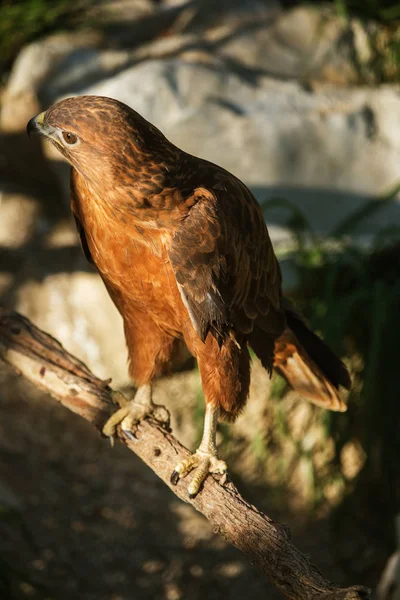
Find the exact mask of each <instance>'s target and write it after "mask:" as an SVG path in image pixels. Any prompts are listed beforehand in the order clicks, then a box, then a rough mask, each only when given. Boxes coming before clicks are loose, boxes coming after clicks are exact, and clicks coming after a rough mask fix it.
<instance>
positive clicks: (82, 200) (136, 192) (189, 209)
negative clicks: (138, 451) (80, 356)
mask: <svg viewBox="0 0 400 600" xmlns="http://www.w3.org/2000/svg"><path fill="white" fill-rule="evenodd" d="M27 130H28V133H31V132H33V131H35V132H39V133H41V134H42V135H43V136H45V137H46V138H48V139H49V140H51V142H52V143H53V144H54V145H55V147H56V148H57V149H58V150H59V151H60V152H61V154H63V155H64V157H65V158H66V159H67V160H68V161H69V163H70V164H71V166H72V170H71V208H72V212H73V215H74V217H75V220H76V225H77V229H78V232H79V235H80V239H81V243H82V247H83V250H84V253H85V255H86V257H87V259H88V260H89V261H90V262H91V263H93V264H94V265H95V266H96V268H97V270H98V272H99V274H100V276H101V278H102V279H103V281H104V284H105V286H106V288H107V290H108V292H109V294H110V296H111V298H112V300H113V302H114V304H115V305H116V307H117V309H118V310H119V312H120V314H121V316H122V319H123V323H124V330H125V337H126V343H127V347H128V355H129V365H130V375H131V377H132V379H133V381H134V383H135V385H136V387H137V392H136V395H135V397H134V398H133V399H132V400H131V401H130V402H129V403H127V404H125V405H122V403H121V408H119V409H118V410H117V411H116V413H115V414H114V415H112V416H111V418H110V419H109V421H108V422H107V423H106V424H105V426H104V433H105V434H106V435H109V436H111V435H113V433H115V428H116V427H117V426H118V425H120V426H121V427H122V429H123V430H125V431H127V432H128V433H129V432H130V431H131V430H132V428H133V427H134V425H135V423H137V422H138V421H139V420H140V419H142V418H144V417H145V416H146V415H148V414H150V413H152V412H153V413H155V415H156V416H157V415H158V416H159V417H160V418H162V414H161V412H160V410H157V407H156V405H154V404H153V402H152V394H151V385H152V381H153V380H154V378H155V377H157V376H158V375H160V374H161V373H162V372H163V371H164V370H165V368H166V367H168V364H169V363H170V362H171V359H172V355H173V352H174V349H175V348H176V345H177V344H178V343H179V341H180V340H184V342H185V343H186V345H187V347H188V349H189V351H190V352H191V354H192V355H193V356H195V358H196V359H197V361H198V366H199V371H200V376H201V381H202V387H203V392H204V398H205V403H206V412H205V420H204V431H203V438H202V441H201V444H200V446H199V448H198V449H197V451H196V452H195V453H194V454H193V455H191V456H190V457H189V458H188V459H186V460H184V461H182V462H180V463H179V464H178V465H176V466H175V468H174V469H173V472H172V475H171V482H172V483H173V484H177V482H178V480H179V479H180V478H183V477H185V476H186V475H187V474H188V473H189V472H190V471H192V470H194V474H193V477H192V480H191V482H190V484H189V485H188V493H189V496H190V497H193V496H195V495H196V494H197V493H198V492H199V490H200V488H201V485H202V482H203V481H204V479H205V478H206V477H207V474H208V473H209V472H212V473H225V472H226V468H227V467H226V464H225V463H224V462H223V461H222V460H219V458H218V454H217V447H216V430H217V422H218V420H223V419H225V420H228V421H233V420H234V419H235V417H236V416H237V415H238V414H239V413H240V412H241V411H242V409H243V407H244V405H245V403H246V399H247V396H248V392H249V383H250V356H249V347H250V348H252V349H253V350H254V352H255V353H256V355H257V356H258V357H259V358H260V359H261V362H262V364H263V366H264V367H265V368H266V369H267V370H268V371H269V372H271V371H272V369H273V368H274V369H276V370H277V371H278V372H280V373H281V374H282V375H283V376H284V377H285V378H286V380H287V381H288V383H289V384H290V385H291V386H292V387H293V388H294V389H295V390H296V391H297V392H298V393H299V394H300V395H301V396H303V397H305V398H307V399H309V400H311V401H312V402H313V403H315V404H317V405H319V406H322V407H325V408H328V409H331V410H337V411H343V410H345V409H346V406H345V404H344V403H343V401H342V399H341V397H340V394H339V388H340V386H344V387H346V388H349V386H350V378H349V374H348V372H347V369H346V367H345V366H344V364H343V363H342V362H341V361H340V360H339V359H338V358H337V357H336V356H335V355H334V354H333V352H332V351H331V350H330V349H329V348H328V346H327V345H326V344H325V343H324V342H323V341H322V340H321V339H320V338H319V337H317V336H316V335H315V334H314V333H313V332H311V331H310V329H308V327H307V326H306V324H305V323H304V322H303V320H302V319H301V317H300V316H299V315H298V314H297V313H296V312H295V310H293V308H292V307H291V305H290V304H289V303H288V302H287V301H286V300H285V298H283V296H282V289H281V273H280V268H279V264H278V262H277V259H276V257H275V254H274V250H273V248H272V244H271V241H270V238H269V234H268V230H267V227H266V225H265V222H264V219H263V215H262V212H261V208H260V206H259V204H258V202H257V200H256V199H255V198H254V196H253V195H252V193H251V192H250V190H249V189H248V188H247V187H246V186H245V185H244V183H242V182H241V181H240V180H239V179H238V178H237V177H235V176H234V175H232V174H231V173H229V172H228V171H226V170H225V169H223V168H221V167H219V166H217V165H215V164H212V163H211V162H208V161H206V160H203V159H200V158H197V157H195V156H192V155H190V154H188V153H186V152H184V151H183V150H180V149H179V148H177V147H176V146H175V145H174V144H172V143H171V142H170V141H168V140H167V139H166V138H165V136H164V135H163V134H162V133H161V131H159V130H158V129H157V128H156V127H154V125H152V124H151V123H149V122H148V121H146V120H145V119H144V118H143V117H141V116H140V115H139V114H138V113H137V112H135V111H134V110H132V109H131V108H130V107H128V106H126V105H125V104H122V103H121V102H118V101H117V100H113V99H111V98H106V97H100V96H80V97H73V98H68V99H65V100H62V101H60V102H58V103H57V104H55V105H53V106H52V107H50V108H49V109H48V110H47V111H45V112H42V113H40V114H39V115H38V116H37V117H35V118H33V119H31V120H30V121H29V123H28V126H27ZM158 408H160V407H158ZM160 415H161V416H160Z"/></svg>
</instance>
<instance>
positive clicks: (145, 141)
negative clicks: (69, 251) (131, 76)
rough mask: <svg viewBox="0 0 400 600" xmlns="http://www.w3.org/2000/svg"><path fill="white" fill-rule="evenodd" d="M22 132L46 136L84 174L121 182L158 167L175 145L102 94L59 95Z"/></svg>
mask: <svg viewBox="0 0 400 600" xmlns="http://www.w3.org/2000/svg"><path fill="white" fill-rule="evenodd" d="M27 132H28V135H30V134H31V133H33V132H36V133H40V134H42V135H43V136H45V137H46V138H48V139H49V140H50V141H51V142H52V143H53V144H54V145H55V146H56V148H57V149H58V150H59V151H60V152H61V154H63V155H64V156H65V158H66V159H67V160H68V161H69V162H70V163H71V165H72V166H73V167H75V168H76V169H77V170H78V171H79V172H80V173H81V175H83V177H84V178H85V179H87V180H89V181H94V180H95V181H96V182H99V180H100V181H101V180H103V181H105V180H106V179H108V182H109V183H113V182H117V181H118V182H119V183H120V184H122V185H123V184H124V182H125V183H126V184H127V185H129V184H130V182H131V181H133V180H136V182H139V180H140V179H141V175H142V174H143V175H144V174H145V172H146V175H148V173H149V172H154V171H155V170H158V169H159V168H160V166H162V163H163V162H164V161H165V160H166V159H167V157H168V154H170V153H171V151H173V150H172V149H174V148H175V147H174V146H172V144H170V143H169V142H168V141H167V139H166V138H165V137H164V135H163V134H162V133H161V131H159V130H158V129H157V128H156V127H154V126H153V125H152V124H151V123H149V122H148V121H146V120H145V119H144V118H143V117H141V116H140V115H139V114H138V113H137V112H135V111H134V110H132V109H131V108H130V107H129V106H127V105H126V104H123V103H122V102H119V101H118V100H114V99H112V98H106V97H103V96H76V97H74V98H67V99H66V100H61V101H60V102H57V104H54V105H53V106H51V107H50V108H49V109H48V110H47V111H45V112H42V113H40V114H39V115H37V116H36V117H34V118H33V119H31V120H30V121H29V123H28V125H27ZM175 150H176V148H175Z"/></svg>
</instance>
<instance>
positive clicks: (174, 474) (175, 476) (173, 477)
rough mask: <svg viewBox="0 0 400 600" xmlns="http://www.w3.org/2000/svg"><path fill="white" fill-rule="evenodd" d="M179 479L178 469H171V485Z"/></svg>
mask: <svg viewBox="0 0 400 600" xmlns="http://www.w3.org/2000/svg"><path fill="white" fill-rule="evenodd" d="M178 481H179V473H178V471H175V470H174V471H172V473H171V477H170V482H171V484H172V485H176V484H177V483H178Z"/></svg>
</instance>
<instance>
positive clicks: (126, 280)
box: [80, 205, 179, 309]
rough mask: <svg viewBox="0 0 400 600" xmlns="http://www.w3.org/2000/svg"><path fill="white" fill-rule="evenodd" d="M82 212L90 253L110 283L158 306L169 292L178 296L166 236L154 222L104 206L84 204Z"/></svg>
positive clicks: (127, 295) (127, 294)
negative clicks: (145, 221)
mask: <svg viewBox="0 0 400 600" xmlns="http://www.w3.org/2000/svg"><path fill="white" fill-rule="evenodd" d="M80 214H81V218H82V221H83V226H84V229H85V233H86V238H87V243H88V246H89V250H90V253H91V255H92V258H93V261H94V263H95V265H96V267H97V269H98V271H99V273H100V275H101V276H102V278H103V280H104V282H105V283H106V285H107V287H109V288H110V287H111V288H113V289H114V290H118V292H119V293H120V294H122V295H123V297H124V298H125V299H126V300H128V299H129V300H130V301H131V302H134V303H137V304H144V303H145V304H146V305H147V306H149V305H152V306H154V308H155V309H156V308H157V307H156V305H158V304H160V303H161V304H163V303H165V302H167V301H168V295H171V294H172V295H173V296H174V297H175V296H176V293H177V285H176V281H175V276H174V274H173V272H172V269H171V265H170V262H169V259H168V255H167V250H166V239H165V236H163V235H162V233H161V232H160V231H159V230H158V229H157V228H156V227H155V226H154V225H152V224H151V223H150V224H148V223H147V224H145V225H143V224H141V223H140V222H138V221H136V220H134V219H133V218H131V217H130V215H126V216H125V217H123V216H121V215H120V214H118V213H116V214H113V213H112V211H110V210H109V209H104V208H103V207H102V206H95V207H93V206H87V205H86V206H81V207H80ZM178 293H179V292H178Z"/></svg>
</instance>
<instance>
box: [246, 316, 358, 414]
mask: <svg viewBox="0 0 400 600" xmlns="http://www.w3.org/2000/svg"><path fill="white" fill-rule="evenodd" d="M285 316H286V323H287V325H286V328H285V330H284V332H283V333H282V335H281V336H280V337H279V338H278V339H277V340H276V341H275V344H274V346H273V348H271V343H270V340H269V339H268V338H267V336H266V335H265V334H264V336H263V337H264V344H261V343H260V342H261V337H262V335H260V334H262V333H264V332H261V330H259V331H258V332H257V334H256V336H255V338H254V339H255V342H256V343H255V344H254V345H253V343H252V342H251V345H252V346H253V350H254V351H255V353H256V354H257V355H258V357H259V358H260V359H261V362H262V363H263V365H264V366H265V367H266V368H267V369H270V368H271V364H272V360H271V358H272V352H273V367H274V369H275V370H276V371H277V372H278V373H280V374H281V375H282V376H283V377H284V378H285V379H286V381H287V382H288V383H289V385H290V386H291V387H292V388H293V389H294V390H295V391H296V392H298V394H299V395H301V396H303V397H304V398H307V400H309V401H311V402H312V403H313V404H316V405H317V406H322V407H323V408H327V409H329V410H334V411H340V412H343V411H345V410H346V408H347V407H346V405H345V403H344V402H343V400H342V398H341V397H340V394H339V387H340V386H343V387H345V388H347V389H349V388H350V384H351V381H350V376H349V373H348V371H347V369H346V367H345V365H344V364H343V363H342V361H341V360H340V359H339V358H338V357H337V356H336V355H335V354H334V353H333V352H332V350H331V349H330V348H329V347H328V346H327V344H325V342H323V341H322V340H321V339H320V338H319V337H318V336H317V335H316V334H315V333H313V332H312V331H311V330H310V329H309V328H308V327H307V325H306V324H305V323H304V322H303V321H302V319H301V318H300V316H299V315H297V313H295V312H294V311H292V310H286V311H285ZM271 350H272V352H271Z"/></svg>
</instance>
